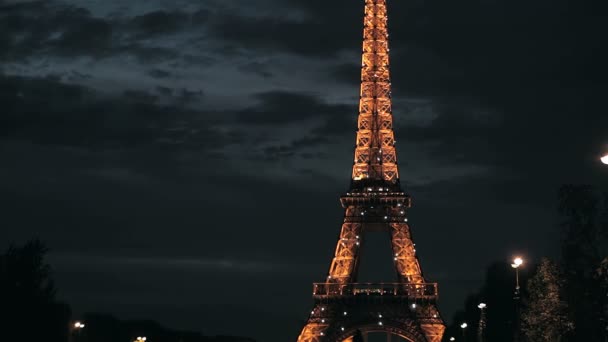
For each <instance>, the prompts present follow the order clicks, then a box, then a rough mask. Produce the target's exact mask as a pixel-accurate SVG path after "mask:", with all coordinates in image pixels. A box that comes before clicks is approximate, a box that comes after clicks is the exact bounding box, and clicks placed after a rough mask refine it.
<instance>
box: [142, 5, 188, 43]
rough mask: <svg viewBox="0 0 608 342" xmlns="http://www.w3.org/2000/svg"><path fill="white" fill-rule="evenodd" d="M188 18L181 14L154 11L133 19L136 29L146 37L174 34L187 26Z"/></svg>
mask: <svg viewBox="0 0 608 342" xmlns="http://www.w3.org/2000/svg"><path fill="white" fill-rule="evenodd" d="M188 19H189V18H188V16H187V15H186V14H184V13H180V12H166V11H154V12H149V13H146V14H144V15H140V16H137V17H135V18H133V20H132V24H133V25H134V26H135V29H136V30H137V31H138V32H139V33H140V34H142V35H144V36H146V37H150V36H155V35H160V34H168V33H174V32H176V31H178V30H179V29H181V28H182V27H183V25H185V24H187V22H188Z"/></svg>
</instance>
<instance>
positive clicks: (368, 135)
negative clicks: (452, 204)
mask: <svg viewBox="0 0 608 342" xmlns="http://www.w3.org/2000/svg"><path fill="white" fill-rule="evenodd" d="M360 95H361V99H360V104H359V120H358V131H357V140H356V147H355V160H354V165H353V170H352V180H351V188H350V191H349V192H348V193H346V194H345V195H343V196H342V197H341V198H340V202H341V204H342V206H343V207H344V209H345V215H344V223H343V224H342V229H341V231H340V238H339V240H338V243H337V247H336V252H335V256H334V258H333V260H332V262H331V266H330V267H329V275H328V276H327V279H326V281H325V282H324V283H315V284H313V298H314V302H315V304H314V308H313V310H312V312H311V313H310V316H309V317H308V321H307V323H306V325H305V326H304V328H303V329H302V332H301V333H300V336H299V338H298V342H342V341H347V342H352V340H353V337H354V335H355V334H356V333H357V331H360V332H362V334H363V336H364V339H366V337H367V334H368V333H370V332H383V333H386V335H387V339H388V340H390V339H391V336H393V335H397V336H400V337H401V338H404V339H406V340H408V341H411V342H439V341H441V339H442V336H443V332H444V330H445V325H444V323H443V320H442V319H441V316H440V314H439V311H438V309H437V304H436V301H437V295H438V293H437V284H436V283H427V282H426V281H425V279H424V276H423V274H422V271H421V269H420V265H419V263H418V259H417V257H416V249H415V247H414V243H413V242H412V238H411V235H410V228H409V226H408V223H407V221H408V220H407V211H408V209H409V208H410V206H411V199H410V197H409V196H408V195H407V194H405V193H404V192H403V190H402V189H401V185H400V183H399V171H398V168H397V156H396V153H395V138H394V134H393V116H392V102H391V81H390V73H389V48H388V32H387V8H386V0H365V19H364V30H363V62H362V70H361V94H360ZM372 231H385V232H388V233H389V235H390V239H391V245H392V249H393V250H392V252H393V256H394V266H395V270H396V273H397V275H398V281H397V282H395V283H380V284H367V283H365V284H363V283H357V271H358V264H359V249H360V246H361V243H362V239H363V236H364V234H365V233H367V232H372Z"/></svg>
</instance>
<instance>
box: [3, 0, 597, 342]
mask: <svg viewBox="0 0 608 342" xmlns="http://www.w3.org/2000/svg"><path fill="white" fill-rule="evenodd" d="M607 7H608V5H607V4H606V2H604V1H595V0H584V1H582V0H570V1H567V0H551V1H549V0H527V1H513V0H509V1H507V0H466V1H453V0H392V1H390V2H389V12H390V15H389V29H390V32H391V53H392V60H391V63H392V64H391V69H392V72H393V85H394V89H393V96H394V111H395V124H396V128H395V130H396V137H397V140H398V145H397V149H398V158H399V165H400V170H401V172H400V173H401V177H402V178H401V181H402V184H403V185H404V187H405V189H406V190H407V191H408V192H409V193H410V194H411V195H412V196H413V198H414V207H413V208H412V209H411V211H410V222H411V224H412V229H413V234H414V239H415V242H416V243H417V246H418V248H417V250H418V253H419V257H420V260H421V263H422V267H423V269H424V272H425V276H426V277H427V279H428V280H431V281H438V282H439V284H440V293H441V308H442V309H443V313H444V316H445V317H446V318H447V319H448V320H449V318H450V316H451V314H452V313H453V312H454V311H455V310H456V309H458V307H459V305H460V303H461V302H462V301H463V300H464V297H465V295H466V294H467V293H468V292H470V291H472V290H474V289H476V288H477V287H478V286H479V285H480V284H481V281H482V277H483V271H484V268H485V266H486V265H487V264H489V263H490V262H492V261H494V260H505V261H507V260H508V259H509V258H510V257H511V256H512V255H513V253H518V252H519V253H522V254H523V255H526V256H528V257H529V258H534V257H538V256H540V255H545V254H549V255H551V254H553V253H555V242H556V241H557V240H558V238H559V236H558V234H557V232H556V230H555V224H554V223H555V214H554V212H555V207H556V191H557V188H558V186H559V185H560V184H563V183H593V184H599V185H603V186H606V185H608V168H606V167H604V168H602V167H601V166H600V165H599V164H598V162H597V158H598V156H599V155H600V154H601V153H602V152H608V115H607V113H608V104H607V103H606V93H607V90H608V82H607V80H608V67H607V64H606V61H607V60H608V38H607V37H608V36H606V35H605V32H608V27H606V26H608V20H606V18H607V12H608V8H607ZM362 17H363V1H362V0H358V1H355V0H332V1H327V0H255V1H253V0H204V1H197V0H170V1H169V0H153V1H151V0H128V1H126V0H45V1H24V0H21V1H18V0H0V204H1V208H2V210H1V212H2V215H0V220H1V221H0V226H1V229H0V241H1V242H2V243H3V244H4V245H5V246H6V245H7V244H8V242H9V241H15V242H22V241H25V240H26V239H28V238H30V237H33V236H38V237H40V238H42V239H43V240H45V241H46V242H47V243H48V245H49V246H50V247H51V248H52V251H53V252H52V255H51V261H52V263H53V266H54V269H55V273H56V277H57V281H58V286H59V287H60V295H61V296H62V298H65V299H66V300H68V301H69V302H70V303H71V304H72V306H73V308H74V310H75V311H76V312H77V313H80V312H86V311H102V312H110V313H114V314H116V315H118V316H119V317H122V318H151V319H157V320H159V321H161V322H163V323H165V324H167V325H169V326H172V327H177V328H188V329H195V330H200V331H202V332H204V333H208V334H237V335H245V336H252V337H255V338H257V339H258V340H259V341H260V342H279V341H286V340H290V339H291V340H294V339H295V337H296V336H297V334H298V333H299V328H300V327H301V324H302V323H303V321H304V320H305V319H306V317H307V313H308V312H309V310H310V305H311V304H312V303H311V298H310V293H311V285H310V284H311V283H312V282H313V281H320V280H322V279H324V276H325V275H326V272H327V268H328V266H329V262H330V258H331V256H332V253H333V250H334V247H335V245H334V244H335V240H336V238H337V235H338V231H339V228H340V222H341V216H342V214H343V212H342V211H341V208H340V206H339V202H338V197H339V195H340V194H341V193H343V192H345V191H346V190H348V185H349V176H350V171H351V169H350V167H351V165H352V155H353V146H354V141H355V129H356V116H357V100H358V79H359V68H360V51H361V41H360V40H361V30H362ZM0 247H2V246H0ZM364 253H365V259H364V261H363V264H362V268H363V269H362V277H364V278H366V279H363V280H378V277H381V276H384V275H386V274H388V273H389V272H388V271H389V270H390V269H391V265H390V261H391V260H390V250H389V249H388V240H387V239H386V236H372V237H371V238H370V240H369V242H368V243H367V244H366V245H365V249H364ZM376 265H381V266H376ZM383 272H384V273H383Z"/></svg>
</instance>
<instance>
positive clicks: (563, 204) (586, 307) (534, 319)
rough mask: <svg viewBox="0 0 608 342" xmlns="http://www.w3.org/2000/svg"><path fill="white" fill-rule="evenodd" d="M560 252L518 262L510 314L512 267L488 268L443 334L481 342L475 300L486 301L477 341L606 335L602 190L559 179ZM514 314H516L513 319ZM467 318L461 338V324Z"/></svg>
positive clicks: (607, 228)
mask: <svg viewBox="0 0 608 342" xmlns="http://www.w3.org/2000/svg"><path fill="white" fill-rule="evenodd" d="M558 203H559V206H558V214H559V216H560V224H559V232H560V233H561V245H560V246H559V247H560V250H561V253H560V254H561V255H560V257H559V258H558V260H555V261H551V260H549V259H547V258H543V259H542V260H541V261H540V263H539V264H537V265H531V264H530V263H528V264H527V265H526V267H523V268H521V269H520V280H521V281H520V283H521V287H522V293H521V296H520V298H521V301H520V303H521V305H520V311H519V316H518V315H517V314H516V305H515V300H514V299H513V292H514V291H513V290H514V278H513V277H514V271H513V269H512V268H511V267H510V265H509V264H508V262H507V261H502V262H496V263H494V264H492V265H490V267H488V269H487V271H486V277H485V282H484V284H483V286H482V288H481V289H480V290H479V291H478V292H477V293H474V294H472V295H470V296H469V297H467V299H466V301H465V305H464V309H463V310H462V311H459V312H457V313H456V314H455V315H454V319H453V322H452V324H451V325H450V326H448V328H447V330H446V334H445V336H444V341H449V338H450V337H451V336H454V337H455V338H456V340H457V341H463V340H465V341H471V342H472V341H475V342H477V341H479V336H478V323H479V319H480V313H481V312H480V310H479V308H477V305H478V304H479V303H480V302H484V303H487V305H488V306H487V309H485V310H486V327H485V333H484V336H483V337H484V338H483V341H491V342H503V341H504V342H510V341H514V340H515V337H516V336H517V337H518V338H519V341H528V342H545V341H546V342H551V341H564V342H567V341H572V342H577V341H592V342H595V341H597V342H605V341H608V330H607V329H606V328H607V327H608V300H607V299H608V297H607V295H608V248H607V247H608V194H606V193H602V192H600V191H598V190H597V189H594V188H593V187H591V186H579V185H565V186H563V187H561V188H560V190H559V195H558ZM517 317H519V318H520V320H519V324H517V320H516V319H517ZM462 322H467V324H468V327H467V329H466V335H465V336H464V337H463V334H462V329H461V328H460V324H461V323H462Z"/></svg>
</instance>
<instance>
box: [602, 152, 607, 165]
mask: <svg viewBox="0 0 608 342" xmlns="http://www.w3.org/2000/svg"><path fill="white" fill-rule="evenodd" d="M600 161H601V162H602V163H604V164H606V165H608V154H607V155H605V156H603V157H602V158H600Z"/></svg>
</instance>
